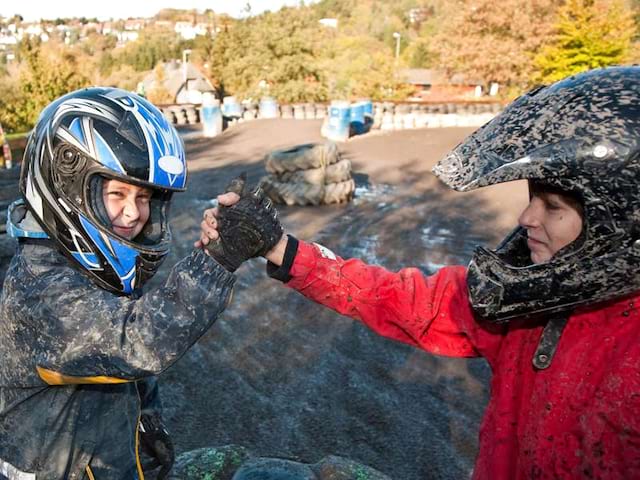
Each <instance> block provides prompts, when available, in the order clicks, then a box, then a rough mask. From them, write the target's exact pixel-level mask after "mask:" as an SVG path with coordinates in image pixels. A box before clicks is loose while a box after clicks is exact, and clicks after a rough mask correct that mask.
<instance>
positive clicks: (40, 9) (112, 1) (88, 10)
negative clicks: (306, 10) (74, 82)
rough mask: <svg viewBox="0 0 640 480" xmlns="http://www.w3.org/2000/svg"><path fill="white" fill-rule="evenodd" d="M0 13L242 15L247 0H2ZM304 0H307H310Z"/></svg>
mask: <svg viewBox="0 0 640 480" xmlns="http://www.w3.org/2000/svg"><path fill="white" fill-rule="evenodd" d="M2 3H3V5H2V6H0V15H2V16H4V17H10V16H12V15H14V14H20V15H22V17H23V18H24V19H25V20H26V21H36V20H40V19H41V18H44V19H56V18H68V17H87V18H93V17H97V18H98V19H99V20H106V19H109V18H128V17H151V16H153V15H154V14H156V13H157V12H158V10H160V9H162V8H180V9H194V8H195V9H197V10H205V9H207V8H210V9H212V10H213V11H214V12H216V13H227V14H229V15H231V16H233V17H241V16H245V15H246V13H245V12H244V9H245V5H246V4H247V0H138V1H131V0H101V1H95V0H94V1H86V0H85V1H84V2H79V1H78V0H53V1H52V0H20V1H18V2H12V1H3V2H2ZM249 3H250V4H251V13H252V14H259V13H262V12H264V11H265V10H271V11H276V10H279V9H280V8H281V7H283V6H285V5H287V6H295V5H299V4H300V0H249ZM305 3H307V4H309V3H311V2H309V0H307V1H306V2H305Z"/></svg>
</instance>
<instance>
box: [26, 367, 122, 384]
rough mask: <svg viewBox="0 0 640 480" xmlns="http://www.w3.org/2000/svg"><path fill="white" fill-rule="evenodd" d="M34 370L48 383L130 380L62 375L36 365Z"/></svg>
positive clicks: (101, 382) (117, 381)
mask: <svg viewBox="0 0 640 480" xmlns="http://www.w3.org/2000/svg"><path fill="white" fill-rule="evenodd" d="M36 370H37V371H38V375H40V378H41V379H42V380H43V381H44V382H46V383H47V384H48V385H80V384H115V383H127V382H130V381H131V380H125V379H123V378H116V377H106V376H103V375H99V376H96V377H73V376H71V375H64V374H62V373H58V372H54V371H53V370H49V369H46V368H42V367H36Z"/></svg>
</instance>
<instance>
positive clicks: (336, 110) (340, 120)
mask: <svg viewBox="0 0 640 480" xmlns="http://www.w3.org/2000/svg"><path fill="white" fill-rule="evenodd" d="M350 122H351V106H350V105H349V102H343V101H335V100H334V101H333V102H331V105H329V118H328V120H327V126H326V129H324V131H323V134H324V135H325V136H326V137H327V138H328V139H329V140H333V141H336V142H344V141H346V140H348V139H349V124H350Z"/></svg>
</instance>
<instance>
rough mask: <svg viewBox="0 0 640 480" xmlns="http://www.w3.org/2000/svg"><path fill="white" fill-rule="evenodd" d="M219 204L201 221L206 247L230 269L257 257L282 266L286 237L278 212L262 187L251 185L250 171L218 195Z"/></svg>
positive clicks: (199, 243)
mask: <svg viewBox="0 0 640 480" xmlns="http://www.w3.org/2000/svg"><path fill="white" fill-rule="evenodd" d="M217 200H218V206H217V207H215V208H210V209H208V210H205V212H204V215H203V220H202V222H201V223H200V239H199V240H198V241H197V242H195V244H194V246H195V247H196V248H203V249H204V250H205V251H206V252H207V253H208V254H209V255H210V256H211V257H213V258H214V259H215V260H216V261H217V262H218V263H220V264H221V265H222V266H223V267H224V268H226V269H227V270H228V271H230V272H234V271H235V270H236V269H237V268H238V267H239V266H240V265H241V264H242V263H243V262H245V261H246V260H248V259H250V258H254V257H259V256H262V257H265V258H267V259H268V260H270V261H272V262H274V263H276V264H277V265H280V264H281V263H282V255H283V254H284V247H285V246H286V237H285V236H284V235H283V230H282V226H281V225H280V220H279V219H278V212H277V210H276V209H275V208H274V207H273V204H272V203H271V200H270V199H269V198H268V197H267V196H266V195H265V193H264V191H263V190H262V189H261V188H260V187H256V188H249V185H248V184H247V177H246V174H245V173H243V174H242V175H240V176H239V177H237V178H234V179H233V180H232V181H231V183H229V185H228V186H227V188H226V189H225V193H223V194H222V195H218V197H217Z"/></svg>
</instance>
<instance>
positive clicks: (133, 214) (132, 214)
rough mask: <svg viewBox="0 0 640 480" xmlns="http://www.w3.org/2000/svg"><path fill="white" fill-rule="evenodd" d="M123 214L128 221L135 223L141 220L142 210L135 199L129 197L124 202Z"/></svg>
mask: <svg viewBox="0 0 640 480" xmlns="http://www.w3.org/2000/svg"><path fill="white" fill-rule="evenodd" d="M122 214H123V216H124V217H125V218H126V219H127V220H131V221H135V220H137V219H138V218H140V210H139V209H138V205H137V203H136V199H135V198H130V197H127V198H126V199H125V202H124V207H123V209H122Z"/></svg>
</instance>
